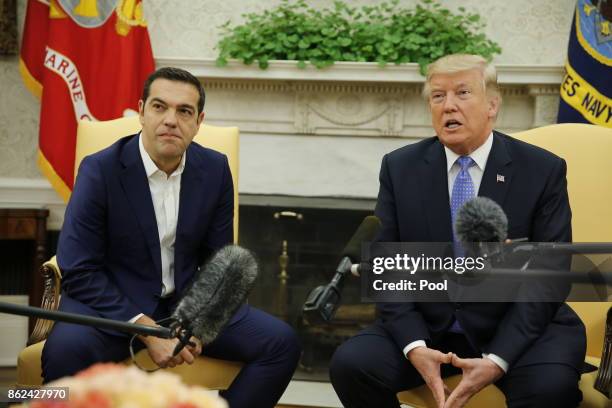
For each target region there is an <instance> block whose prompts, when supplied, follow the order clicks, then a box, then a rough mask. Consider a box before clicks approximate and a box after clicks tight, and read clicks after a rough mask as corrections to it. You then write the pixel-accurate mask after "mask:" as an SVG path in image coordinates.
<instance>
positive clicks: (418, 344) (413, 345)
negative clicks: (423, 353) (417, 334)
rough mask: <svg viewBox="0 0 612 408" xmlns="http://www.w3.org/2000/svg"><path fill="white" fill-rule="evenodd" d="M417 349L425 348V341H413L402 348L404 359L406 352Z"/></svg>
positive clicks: (406, 355)
mask: <svg viewBox="0 0 612 408" xmlns="http://www.w3.org/2000/svg"><path fill="white" fill-rule="evenodd" d="M417 347H427V344H425V340H415V341H413V342H412V343H409V344H408V345H407V346H406V347H404V350H403V351H404V357H406V358H408V352H409V351H410V350H412V349H415V348H417Z"/></svg>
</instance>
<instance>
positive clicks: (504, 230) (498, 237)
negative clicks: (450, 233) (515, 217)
mask: <svg viewBox="0 0 612 408" xmlns="http://www.w3.org/2000/svg"><path fill="white" fill-rule="evenodd" d="M455 232H456V234H457V238H458V239H459V241H461V242H503V241H505V240H506V237H507V236H508V217H506V213H504V210H502V208H501V207H500V206H499V204H497V203H496V202H495V201H493V200H491V199H490V198H487V197H474V198H472V199H471V200H469V201H466V202H465V203H464V204H463V205H462V206H461V208H460V209H459V211H458V212H457V218H456V220H455Z"/></svg>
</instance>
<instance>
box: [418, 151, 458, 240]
mask: <svg viewBox="0 0 612 408" xmlns="http://www.w3.org/2000/svg"><path fill="white" fill-rule="evenodd" d="M419 183H420V189H419V190H420V191H421V192H422V196H421V201H422V205H423V206H424V208H425V213H426V214H427V223H428V225H429V231H430V234H431V239H432V240H434V241H437V242H451V241H452V240H453V231H452V226H451V215H450V200H449V198H448V172H447V171H446V154H445V153H444V147H443V146H442V144H441V143H440V142H439V141H438V140H436V141H435V142H434V143H433V144H432V145H431V146H430V147H429V150H428V151H427V153H426V154H425V157H424V159H423V161H422V163H421V166H419Z"/></svg>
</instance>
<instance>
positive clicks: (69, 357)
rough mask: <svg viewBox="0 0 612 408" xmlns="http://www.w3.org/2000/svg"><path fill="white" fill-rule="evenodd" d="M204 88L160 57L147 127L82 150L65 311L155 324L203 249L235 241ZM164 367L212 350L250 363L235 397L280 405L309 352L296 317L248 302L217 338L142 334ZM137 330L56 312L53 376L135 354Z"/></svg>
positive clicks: (142, 110)
mask: <svg viewBox="0 0 612 408" xmlns="http://www.w3.org/2000/svg"><path fill="white" fill-rule="evenodd" d="M203 107H204V90H203V88H202V85H201V84H200V82H199V81H198V80H197V78H195V77H194V76H193V75H191V74H190V73H188V72H186V71H183V70H180V69H177V68H162V69H160V70H158V71H156V72H155V73H153V74H152V75H151V76H150V77H149V78H148V79H147V81H146V83H145V89H144V92H143V99H142V100H140V101H139V116H140V123H141V124H142V131H141V132H139V133H138V134H135V135H132V136H127V137H124V138H122V139H120V140H119V141H117V142H116V143H114V144H113V145H111V146H110V147H108V148H106V149H104V150H102V151H100V152H98V153H95V154H93V155H91V156H88V157H86V158H85V159H83V162H82V163H81V166H80V169H79V172H78V176H77V180H76V182H75V185H74V190H73V192H72V196H71V198H70V202H69V203H68V207H67V209H66V215H65V219H64V226H63V228H62V231H61V234H60V241H59V245H58V251H57V261H58V264H59V267H60V269H61V270H62V273H63V277H62V298H61V303H60V310H63V311H67V312H74V313H79V314H86V315H90V316H100V317H105V318H110V319H115V320H123V321H132V322H137V323H140V324H146V325H155V324H156V323H155V321H157V320H160V319H162V318H165V317H167V316H169V315H170V313H171V311H172V310H173V308H174V307H175V306H176V304H177V302H178V300H180V298H181V296H182V295H183V294H184V291H185V288H186V286H187V285H188V283H189V282H190V281H191V280H192V279H193V276H194V274H195V272H196V270H197V267H198V265H200V264H201V263H202V262H203V261H204V259H206V258H207V257H208V256H210V254H211V253H212V252H214V251H215V250H217V249H219V248H221V247H223V246H225V245H227V244H231V243H232V242H233V215H234V200H233V197H234V191H233V183H232V175H231V173H230V168H229V165H228V162H227V158H226V157H225V155H223V154H220V153H218V152H216V151H214V150H210V149H207V148H204V147H202V146H200V145H198V144H197V143H191V141H192V139H193V138H194V136H195V135H196V133H197V132H198V129H199V127H200V124H201V123H202V121H203V119H204V112H203ZM140 340H141V343H139V347H140V348H142V347H146V348H147V350H148V353H149V355H150V356H151V358H152V359H153V361H154V362H155V363H156V364H158V365H159V366H160V367H174V366H176V365H179V364H182V363H184V362H187V363H192V362H193V361H194V359H195V358H196V357H197V356H198V355H199V354H200V353H202V354H203V355H206V356H210V357H216V358H220V359H227V360H234V361H240V362H243V363H245V366H244V368H243V369H242V370H241V372H240V374H239V375H238V377H237V378H236V379H235V380H234V382H233V383H232V385H231V386H230V388H229V389H228V390H227V391H225V392H224V393H223V396H224V397H225V398H226V399H227V400H228V402H229V404H230V406H231V407H233V408H237V407H249V408H251V407H262V408H263V407H267V408H271V407H274V405H275V404H276V402H277V401H278V399H279V398H280V397H281V395H282V393H283V392H284V390H285V388H286V387H287V385H288V383H289V381H290V379H291V375H292V374H293V371H294V370H295V367H296V365H297V361H298V358H299V355H300V346H299V343H298V340H297V337H296V335H295V333H294V331H293V329H292V328H291V327H289V326H288V325H287V324H285V323H284V322H281V321H280V320H278V319H276V318H274V317H272V316H270V315H267V314H266V313H264V312H262V311H260V310H257V309H255V308H253V307H249V306H248V305H243V306H242V307H241V308H240V309H239V310H238V312H237V313H236V314H235V315H234V316H233V317H232V319H231V321H230V322H229V324H228V325H227V326H226V327H225V328H224V329H223V330H222V332H221V333H220V335H219V337H218V338H217V339H216V340H215V341H214V342H212V343H211V344H206V345H204V346H202V344H200V343H199V341H197V339H195V338H193V339H192V340H194V342H195V346H193V347H192V346H189V347H187V348H185V349H183V350H182V351H181V353H180V354H179V355H177V356H174V357H173V356H172V353H173V350H174V348H175V346H176V344H177V339H161V338H156V337H140ZM128 342H129V336H128V335H126V334H122V333H117V332H113V331H110V330H105V329H96V328H93V327H87V326H78V325H72V324H66V323H60V322H58V323H56V324H55V325H54V327H53V330H52V332H51V333H50V335H49V338H48V339H47V342H46V344H45V347H44V350H43V361H42V368H43V377H44V379H45V382H48V381H51V380H54V379H57V378H60V377H63V376H66V375H72V374H74V373H76V372H78V371H80V370H81V369H83V368H86V367H88V366H90V365H91V364H94V363H96V362H101V361H121V360H124V359H125V358H127V357H128V356H129V348H128Z"/></svg>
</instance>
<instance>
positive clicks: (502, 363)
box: [482, 353, 508, 373]
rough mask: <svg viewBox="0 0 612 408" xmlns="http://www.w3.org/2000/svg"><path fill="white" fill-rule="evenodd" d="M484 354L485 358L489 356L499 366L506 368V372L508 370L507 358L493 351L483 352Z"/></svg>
mask: <svg viewBox="0 0 612 408" xmlns="http://www.w3.org/2000/svg"><path fill="white" fill-rule="evenodd" d="M482 356H483V357H484V358H488V359H489V360H491V361H492V362H494V363H495V364H497V365H498V366H499V368H501V369H502V370H504V373H507V372H508V362H507V361H506V360H504V359H503V358H501V357H500V356H498V355H497V354H493V353H489V354H485V353H483V354H482Z"/></svg>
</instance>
